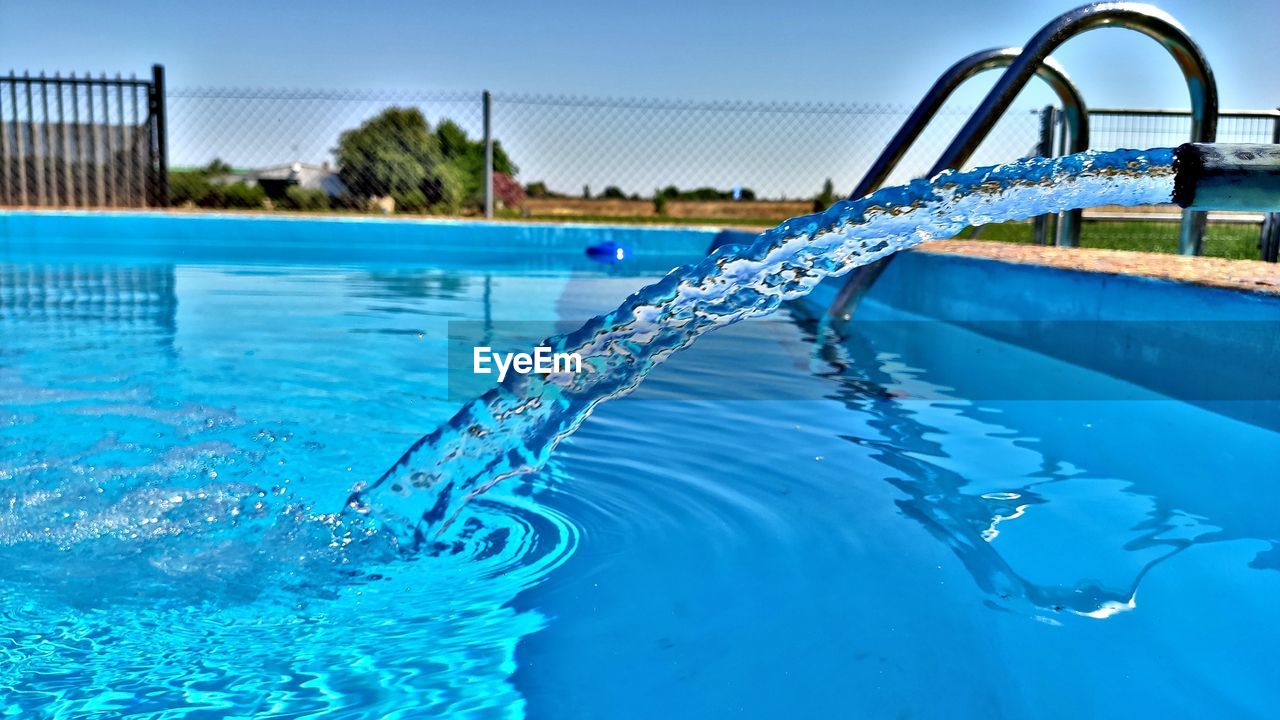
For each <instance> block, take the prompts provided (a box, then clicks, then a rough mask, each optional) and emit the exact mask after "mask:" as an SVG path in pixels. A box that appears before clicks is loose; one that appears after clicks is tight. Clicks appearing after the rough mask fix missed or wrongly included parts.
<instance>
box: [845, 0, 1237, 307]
mask: <svg viewBox="0 0 1280 720" xmlns="http://www.w3.org/2000/svg"><path fill="white" fill-rule="evenodd" d="M1099 27H1119V28H1126V29H1129V30H1135V31H1137V32H1140V33H1142V34H1144V35H1147V36H1148V37H1151V38H1153V39H1155V40H1156V41H1157V42H1159V43H1160V44H1161V45H1162V46H1163V47H1164V48H1165V49H1166V50H1168V51H1169V54H1170V55H1171V56H1172V57H1173V59H1174V61H1175V62H1177V64H1178V68H1179V69H1180V70H1181V71H1182V74H1183V77H1184V78H1185V79H1186V82H1187V90H1188V92H1189V93H1190V95H1191V141H1192V142H1213V141H1214V140H1215V139H1216V138H1217V129H1218V85H1217V82H1216V81H1215V80H1214V77H1213V70H1212V69H1211V68H1210V67H1209V61H1208V60H1206V59H1205V57H1204V53H1203V52H1202V51H1201V50H1200V47H1199V46H1198V45H1196V43H1195V41H1194V40H1192V39H1191V36H1190V35H1188V34H1187V31H1186V30H1185V29H1184V28H1183V27H1182V26H1181V25H1180V24H1178V21H1176V20H1174V19H1173V17H1171V16H1170V15H1168V14H1167V13H1165V12H1164V11H1163V10H1160V9H1159V8H1157V7H1155V6H1152V5H1147V4H1144V3H1130V2H1107V3H1095V4H1092V5H1083V6H1081V7H1078V8H1076V9H1074V10H1071V11H1068V12H1066V13H1063V14H1062V15H1059V16H1058V17H1056V18H1054V19H1053V20H1051V21H1050V22H1049V23H1048V24H1047V25H1045V26H1044V27H1043V28H1041V29H1040V31H1039V32H1037V33H1036V34H1035V35H1034V36H1033V37H1032V38H1031V40H1030V41H1029V42H1028V43H1027V44H1026V46H1024V47H1023V50H1022V52H1021V53H1019V55H1018V57H1017V59H1016V60H1014V62H1013V63H1012V64H1011V65H1010V66H1009V69H1008V70H1005V72H1004V74H1003V75H1001V76H1000V79H999V80H998V81H997V82H996V85H995V87H993V88H992V89H991V91H990V92H988V93H987V96H986V97H985V98H983V100H982V103H981V104H980V105H979V106H978V109H977V110H975V111H974V113H973V115H971V116H970V117H969V119H968V120H967V121H966V122H965V125H964V127H963V128H961V130H960V132H959V133H957V134H956V136H955V138H954V139H953V140H952V141H951V144H950V145H949V146H947V149H946V150H944V151H943V153H942V156H941V157H939V158H938V161H937V162H936V163H934V166H933V168H932V169H931V170H930V172H929V174H930V175H936V174H937V173H939V172H942V171H943V170H948V169H950V168H955V167H960V166H962V165H964V163H966V162H968V160H969V158H970V157H971V156H972V155H973V152H974V151H975V150H977V148H978V145H979V144H980V143H981V142H982V140H983V138H984V137H986V135H987V133H989V132H990V131H991V128H993V127H994V126H995V124H996V122H997V121H998V120H999V119H1000V116H1001V115H1002V114H1003V113H1004V110H1005V109H1006V108H1007V107H1008V106H1009V105H1010V104H1012V103H1013V101H1014V99H1015V98H1016V97H1017V96H1018V93H1019V92H1021V91H1022V89H1023V88H1024V87H1026V84H1027V83H1028V82H1029V81H1030V80H1031V76H1032V75H1035V74H1036V73H1037V71H1038V69H1039V67H1040V66H1042V65H1044V64H1045V60H1046V59H1048V57H1049V54H1050V53H1052V52H1053V51H1054V50H1056V49H1057V48H1058V46H1060V45H1062V43H1064V42H1066V41H1067V40H1069V39H1070V38H1072V37H1075V36H1076V35H1079V34H1080V33H1083V32H1086V31H1088V30H1093V29H1095V28H1099ZM1205 218H1206V215H1205V213H1203V212H1199V211H1193V210H1184V211H1183V214H1182V228H1181V230H1180V233H1179V237H1178V251H1179V252H1180V253H1181V254H1183V255H1198V254H1200V249H1201V239H1202V237H1203V234H1204V223H1205ZM1059 237H1066V236H1064V235H1062V234H1060V235H1059ZM864 268H865V269H866V270H867V272H854V273H852V274H851V275H850V277H849V279H848V280H847V281H846V282H845V284H844V286H843V287H842V288H841V290H840V292H839V294H838V295H837V296H836V299H835V301H834V302H833V303H832V304H831V307H830V308H829V309H828V314H829V315H831V316H833V317H840V316H842V315H846V314H847V313H848V311H849V305H850V304H851V303H852V302H854V301H855V300H856V299H857V298H858V297H859V295H860V294H861V293H863V292H865V291H866V289H867V288H868V287H869V286H870V285H871V283H873V282H874V281H875V279H876V277H877V276H878V275H879V270H881V269H883V264H882V263H873V264H872V265H868V266H864Z"/></svg>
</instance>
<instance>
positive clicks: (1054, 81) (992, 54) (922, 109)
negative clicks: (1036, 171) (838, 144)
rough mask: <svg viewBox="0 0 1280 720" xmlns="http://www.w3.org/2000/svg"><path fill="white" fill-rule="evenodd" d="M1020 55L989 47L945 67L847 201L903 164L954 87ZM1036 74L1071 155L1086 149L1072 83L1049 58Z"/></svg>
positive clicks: (1081, 107) (1085, 117) (1085, 119)
mask: <svg viewBox="0 0 1280 720" xmlns="http://www.w3.org/2000/svg"><path fill="white" fill-rule="evenodd" d="M1021 52H1022V50H1021V49H1020V48H991V49H989V50H982V51H979V52H976V53H974V54H972V55H969V56H968V57H965V58H963V59H961V60H960V61H959V62H957V63H956V64H954V65H952V66H951V67H949V68H947V70H946V72H944V73H942V76H941V77H939V78H938V80H937V82H935V83H934V84H933V87H930V88H929V91H928V92H926V93H925V94H924V98H923V99H922V100H921V101H920V104H918V105H916V107H915V109H914V110H912V111H911V114H910V115H909V116H908V117H907V119H906V121H905V122H904V123H902V127H900V128H898V132H897V133H895V134H894V136H893V138H892V139H891V140H889V144H888V145H886V146H885V149H884V150H883V151H882V152H881V153H880V156H879V157H877V158H876V160H875V162H873V163H871V168H870V169H868V170H867V173H866V175H863V176H862V180H861V181H859V182H858V186H857V187H856V188H854V190H853V192H852V193H851V194H850V195H849V198H850V199H851V200H853V199H857V198H860V197H862V196H864V195H869V194H871V193H872V192H874V191H876V190H878V189H879V188H880V186H881V185H883V184H884V182H885V180H887V179H888V177H889V174H890V173H892V172H893V170H894V168H896V167H897V166H898V163H900V162H902V158H903V156H904V155H906V153H907V150H908V149H909V148H910V147H911V145H912V144H913V143H914V142H915V141H916V139H917V138H918V137H919V136H920V133H921V132H923V131H924V129H925V127H926V126H928V124H929V122H930V121H932V120H933V118H934V116H935V115H937V114H938V110H939V109H941V108H942V105H943V104H944V103H946V101H947V100H948V99H949V98H950V97H951V95H952V93H954V92H955V91H956V88H958V87H960V85H962V84H964V82H965V81H966V80H968V79H969V78H972V77H973V76H975V75H977V74H979V73H982V72H985V71H987V70H993V69H995V68H1002V67H1008V66H1009V65H1012V64H1013V63H1014V61H1015V60H1017V59H1018V56H1019V54H1021ZM1035 74H1036V76H1037V77H1039V78H1040V79H1041V80H1044V81H1045V83H1046V84H1048V85H1049V87H1050V88H1051V89H1052V90H1053V91H1054V93H1056V94H1057V96H1058V99H1059V100H1060V101H1061V102H1062V106H1063V108H1064V110H1065V113H1066V119H1065V122H1066V126H1067V132H1068V134H1069V135H1070V136H1071V142H1070V143H1069V147H1070V148H1071V152H1079V151H1082V150H1086V149H1088V147H1089V114H1088V112H1087V110H1086V109H1085V104H1084V100H1083V98H1081V96H1080V91H1079V90H1078V89H1077V88H1076V86H1075V83H1073V82H1071V78H1070V77H1068V76H1067V73H1066V71H1065V70H1063V69H1062V66H1061V65H1059V64H1058V62H1057V61H1056V60H1054V59H1053V58H1051V57H1046V58H1045V59H1044V61H1043V62H1041V63H1040V64H1039V65H1037V66H1036V67H1035Z"/></svg>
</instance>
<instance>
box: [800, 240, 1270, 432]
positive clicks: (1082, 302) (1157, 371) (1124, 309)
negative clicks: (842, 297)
mask: <svg viewBox="0 0 1280 720" xmlns="http://www.w3.org/2000/svg"><path fill="white" fill-rule="evenodd" d="M839 283H840V279H839V278H837V279H836V280H835V282H831V281H828V282H826V283H824V284H823V285H822V286H820V287H819V288H818V289H817V290H816V291H815V292H814V293H813V294H811V295H810V296H809V297H807V298H806V299H805V302H806V303H807V304H808V305H809V307H810V310H811V311H812V312H818V311H820V310H825V308H826V307H828V305H829V304H830V303H831V301H832V300H833V299H834V298H835V294H836V291H837V290H838V289H839ZM883 308H893V309H894V310H896V311H902V312H907V313H911V314H912V315H914V316H917V317H919V318H922V319H926V320H939V321H943V322H946V323H950V324H957V325H961V326H963V327H964V328H965V329H967V330H971V331H973V332H976V333H978V334H981V335H984V336H986V337H990V338H993V339H996V340H1000V341H1002V342H1007V343H1010V344H1012V345H1017V346H1019V347H1024V348H1027V349H1029V350H1032V351H1035V352H1038V353H1041V354H1044V355H1047V356H1049V357H1053V358H1056V359H1059V360H1063V361H1065V362H1069V363H1071V364H1073V365H1078V366H1081V367H1085V368H1088V369H1091V370H1095V371H1098V372H1101V373H1104V374H1106V375H1109V376H1111V377H1115V378H1118V379H1121V380H1124V381H1126V382H1129V383H1132V384H1134V385H1137V386H1140V387H1144V388H1147V389H1150V390H1153V391H1155V392H1157V393H1160V394H1163V395H1166V396H1169V397H1172V398H1176V399H1180V400H1185V401H1187V402H1192V403H1195V404H1197V405H1201V406H1204V407H1207V408H1209V409H1211V410H1214V411H1215V412H1220V413H1224V414H1227V415H1230V416H1232V417H1236V418H1237V419H1241V420H1244V421H1247V422H1249V423H1252V424H1255V425H1262V426H1264V427H1269V428H1273V429H1280V297H1278V296H1275V295H1268V294H1263V293H1250V292H1243V291H1237V290H1227V289H1221V288H1213V287H1205V286H1201V285H1194V284H1190V283H1183V282H1175V281H1169V280H1160V279H1154V278H1147V277H1141V276H1134V275H1119V274H1108V273H1098V272H1085V271H1079V270H1064V269H1060V268H1052V267H1045V266H1042V265H1031V264H1018V263H1009V262H1003V261H999V260H991V259H987V258H976V257H970V256H963V255H955V254H950V253H946V254H944V253H929V252H925V251H908V252H905V253H902V255H901V257H900V258H899V260H898V261H896V262H894V263H893V264H891V265H890V266H889V268H888V269H886V271H885V273H884V274H883V275H882V276H881V277H880V279H879V280H878V281H877V282H876V284H875V285H874V286H873V287H872V288H871V290H870V292H869V293H868V294H867V295H866V296H865V297H864V298H863V300H862V302H861V303H860V304H859V306H858V309H857V311H856V312H855V314H854V318H853V322H855V323H858V322H864V323H865V322H875V321H876V320H877V319H878V318H881V317H885V316H886V314H885V313H883V312H881V310H882V309H883ZM894 317H897V316H894ZM1064 396H1070V394H1069V392H1068V393H1066V394H1065V395H1064Z"/></svg>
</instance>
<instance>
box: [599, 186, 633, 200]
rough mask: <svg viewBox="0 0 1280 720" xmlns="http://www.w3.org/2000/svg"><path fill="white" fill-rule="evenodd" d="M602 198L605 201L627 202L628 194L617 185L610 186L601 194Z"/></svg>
mask: <svg viewBox="0 0 1280 720" xmlns="http://www.w3.org/2000/svg"><path fill="white" fill-rule="evenodd" d="M600 197H601V198H602V199H604V200H626V199H627V194H626V193H624V192H622V188H620V187H618V186H617V185H610V186H609V187H607V188H605V189H604V190H603V191H602V192H601V193H600Z"/></svg>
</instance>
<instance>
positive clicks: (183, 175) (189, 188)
mask: <svg viewBox="0 0 1280 720" xmlns="http://www.w3.org/2000/svg"><path fill="white" fill-rule="evenodd" d="M212 191H213V185H212V184H211V183H210V182H209V178H208V177H207V175H206V174H205V172H204V171H203V170H177V171H173V172H170V173H169V204H170V205H172V206H174V207H182V206H183V205H203V204H204V202H205V201H206V200H207V198H208V196H209V194H210V193H211V192H212Z"/></svg>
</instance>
